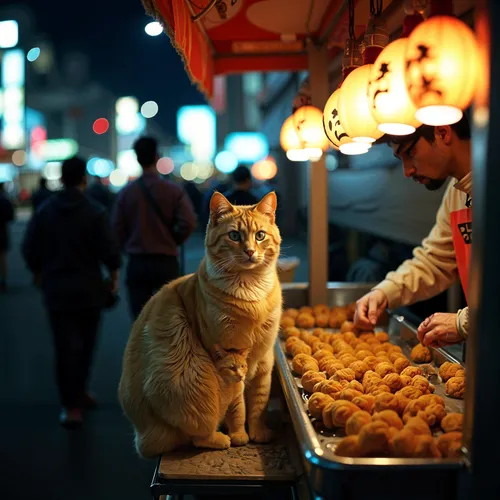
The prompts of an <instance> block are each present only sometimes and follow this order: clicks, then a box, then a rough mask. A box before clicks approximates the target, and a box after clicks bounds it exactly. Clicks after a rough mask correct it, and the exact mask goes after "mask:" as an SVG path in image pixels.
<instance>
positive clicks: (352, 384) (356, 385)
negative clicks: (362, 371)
mask: <svg viewBox="0 0 500 500" xmlns="http://www.w3.org/2000/svg"><path fill="white" fill-rule="evenodd" d="M347 387H350V388H351V389H355V390H356V391H359V392H361V394H363V393H364V392H365V389H364V387H363V384H361V382H358V381H357V380H351V381H350V382H349V385H348V386H347Z"/></svg>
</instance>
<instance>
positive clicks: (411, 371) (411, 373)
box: [400, 366, 422, 378]
mask: <svg viewBox="0 0 500 500" xmlns="http://www.w3.org/2000/svg"><path fill="white" fill-rule="evenodd" d="M400 375H407V376H408V377H411V378H413V377H416V376H417V375H422V370H421V369H420V368H419V367H418V366H408V367H407V368H405V369H404V370H403V371H402V372H401V374H400Z"/></svg>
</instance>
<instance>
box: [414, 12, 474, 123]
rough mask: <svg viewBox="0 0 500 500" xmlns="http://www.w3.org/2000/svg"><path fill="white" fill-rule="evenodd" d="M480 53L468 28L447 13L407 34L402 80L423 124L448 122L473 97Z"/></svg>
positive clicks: (454, 120)
mask: <svg viewBox="0 0 500 500" xmlns="http://www.w3.org/2000/svg"><path fill="white" fill-rule="evenodd" d="M480 60H481V59H480V57H479V54H478V46H477V41H476V38H475V36H474V33H473V32H472V30H471V29H470V28H469V27H468V26H467V25H466V24H464V23H463V22H462V21H460V20H459V19H457V18H455V17H451V16H434V17H430V18H429V19H427V20H426V21H425V22H423V23H422V24H419V25H418V26H417V27H416V28H415V29H414V30H413V32H412V34H411V35H410V37H409V38H408V48H407V53H406V84H407V88H408V93H409V95H410V97H411V99H412V100H413V102H414V104H415V105H416V106H417V112H416V118H417V119H418V120H419V121H421V122H422V123H425V124H427V125H435V126H436V125H451V124H453V123H456V122H458V121H459V120H460V119H461V118H462V115H463V113H462V110H464V109H466V108H467V107H468V106H469V105H470V103H471V102H472V99H473V97H474V92H475V89H476V83H477V80H478V74H479V73H480V67H479V66H480V62H479V61H480Z"/></svg>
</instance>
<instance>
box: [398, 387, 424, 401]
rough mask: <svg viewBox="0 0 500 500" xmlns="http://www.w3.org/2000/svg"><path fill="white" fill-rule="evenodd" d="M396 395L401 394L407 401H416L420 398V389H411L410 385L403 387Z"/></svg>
mask: <svg viewBox="0 0 500 500" xmlns="http://www.w3.org/2000/svg"><path fill="white" fill-rule="evenodd" d="M398 393H400V394H402V395H403V396H405V397H407V398H408V399H418V398H419V397H420V396H422V391H421V390H420V389H417V388H416V387H413V386H412V385H407V386H406V387H403V388H402V389H400V390H399V391H398Z"/></svg>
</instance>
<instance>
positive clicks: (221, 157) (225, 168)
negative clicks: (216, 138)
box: [215, 151, 238, 174]
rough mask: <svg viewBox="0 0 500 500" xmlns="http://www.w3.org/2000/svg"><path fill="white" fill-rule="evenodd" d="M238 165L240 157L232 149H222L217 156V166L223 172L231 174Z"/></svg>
mask: <svg viewBox="0 0 500 500" xmlns="http://www.w3.org/2000/svg"><path fill="white" fill-rule="evenodd" d="M237 166H238V158H236V156H235V155H234V154H233V153H231V152H230V151H221V152H220V153H218V154H217V156H216V157H215V168H216V169H217V170H218V171H219V172H222V173H223V174H230V173H231V172H233V171H234V170H235V169H236V167H237Z"/></svg>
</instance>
